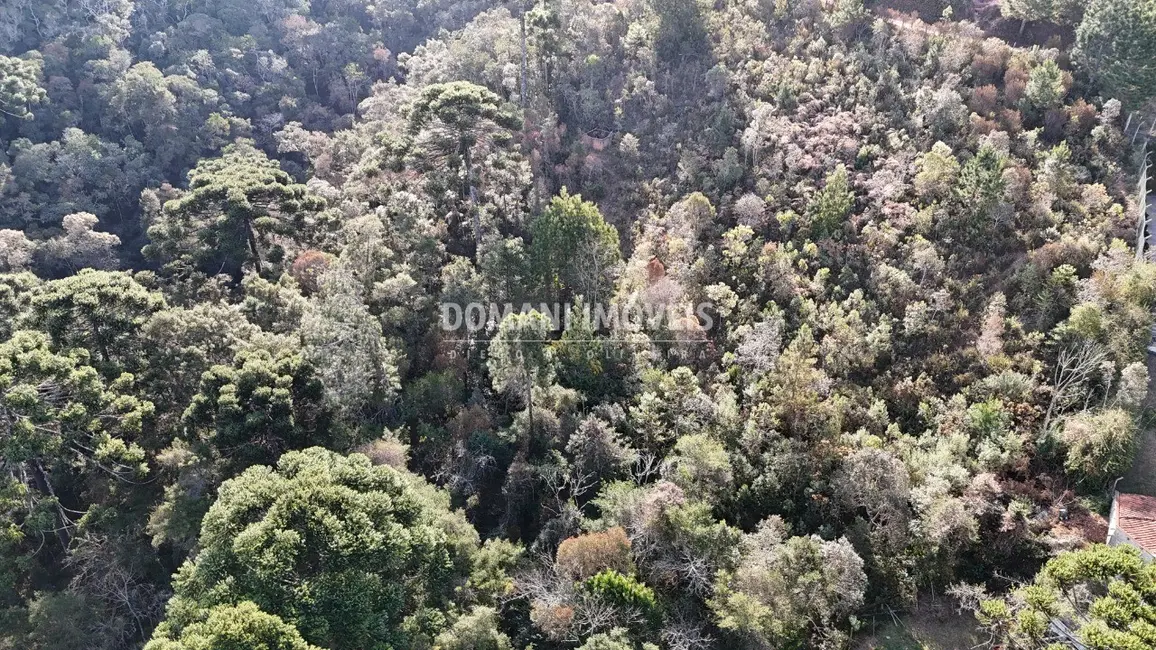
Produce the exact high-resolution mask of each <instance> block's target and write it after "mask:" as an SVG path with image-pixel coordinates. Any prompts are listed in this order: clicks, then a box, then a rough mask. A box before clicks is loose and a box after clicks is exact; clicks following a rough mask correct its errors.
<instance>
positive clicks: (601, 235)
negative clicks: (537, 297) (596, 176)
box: [529, 188, 622, 304]
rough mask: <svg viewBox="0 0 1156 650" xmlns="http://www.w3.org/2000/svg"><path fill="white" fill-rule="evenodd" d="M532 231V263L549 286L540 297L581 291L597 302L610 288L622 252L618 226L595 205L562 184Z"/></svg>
mask: <svg viewBox="0 0 1156 650" xmlns="http://www.w3.org/2000/svg"><path fill="white" fill-rule="evenodd" d="M530 233H531V235H532V239H531V240H530V251H529V253H530V264H531V268H533V270H534V273H535V274H536V275H537V276H538V283H539V286H540V287H541V288H542V289H543V290H544V291H545V292H547V294H546V295H543V296H542V298H544V299H545V298H552V299H554V300H561V301H568V300H570V299H572V298H573V297H575V296H578V295H581V296H584V297H585V298H586V299H587V300H588V301H590V302H592V303H593V304H598V301H599V300H604V299H605V298H606V297H607V296H608V295H609V294H610V291H611V289H612V284H613V281H614V275H613V274H614V271H615V267H616V266H617V265H618V264H619V263H620V262H621V259H622V257H621V253H620V252H619V249H618V231H617V230H615V229H614V227H613V226H611V225H610V224H608V223H606V220H605V219H603V218H602V213H600V212H599V211H598V208H597V206H595V205H594V204H593V203H590V202H589V201H583V200H582V196H581V195H579V194H576V195H571V194H570V193H569V192H567V191H566V188H562V193H561V194H559V195H558V196H556V197H554V198H553V200H551V201H550V205H549V207H547V208H546V210H545V211H543V212H542V214H541V215H539V216H538V217H537V218H536V219H534V221H533V223H531V224H530Z"/></svg>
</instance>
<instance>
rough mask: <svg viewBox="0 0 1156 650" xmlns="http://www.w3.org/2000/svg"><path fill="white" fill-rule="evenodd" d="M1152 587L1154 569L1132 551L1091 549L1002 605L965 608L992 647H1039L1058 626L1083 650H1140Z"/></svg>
mask: <svg viewBox="0 0 1156 650" xmlns="http://www.w3.org/2000/svg"><path fill="white" fill-rule="evenodd" d="M1154 580H1156V565H1153V564H1151V563H1145V562H1144V560H1142V559H1141V558H1140V552H1139V550H1137V549H1136V548H1134V547H1131V546H1125V545H1121V546H1105V545H1104V544H1092V545H1090V546H1086V547H1084V548H1082V549H1080V550H1077V551H1064V552H1062V553H1060V554H1059V555H1058V556H1056V557H1054V558H1052V559H1051V560H1049V561H1048V563H1047V564H1045V565H1044V568H1043V569H1041V570H1040V572H1039V573H1038V574H1036V577H1035V580H1033V581H1032V582H1031V583H1030V584H1027V585H1023V586H1021V587H1019V588H1018V589H1015V590H1013V591H1012V592H1011V593H1010V594H1009V595H1008V596H1006V597H1004V598H1002V599H986V598H972V599H967V600H965V601H964V602H965V603H966V604H968V605H969V606H971V607H972V608H973V610H974V611H975V616H976V619H977V620H978V621H979V623H980V625H981V626H982V627H983V628H984V629H985V630H986V631H987V632H989V633H990V634H991V637H992V642H993V643H1002V644H1006V647H1009V648H1016V649H1019V648H1043V647H1045V644H1046V643H1047V641H1048V637H1049V635H1050V634H1051V630H1052V629H1053V627H1052V625H1051V624H1052V622H1053V621H1056V620H1059V621H1062V622H1064V623H1065V624H1066V626H1067V627H1068V628H1069V629H1071V630H1073V631H1074V633H1075V635H1076V637H1077V638H1078V639H1079V640H1080V641H1081V642H1082V643H1083V644H1084V645H1085V646H1086V647H1088V648H1094V649H1095V650H1110V649H1117V648H1118V649H1123V650H1133V649H1135V650H1140V649H1141V648H1150V647H1152V644H1153V643H1156V626H1153V624H1152V622H1151V617H1152V611H1153V610H1154V609H1156V592H1154V591H1153V588H1152V584H1153V581H1154ZM979 594H981V595H982V591H979ZM1047 647H1052V646H1047Z"/></svg>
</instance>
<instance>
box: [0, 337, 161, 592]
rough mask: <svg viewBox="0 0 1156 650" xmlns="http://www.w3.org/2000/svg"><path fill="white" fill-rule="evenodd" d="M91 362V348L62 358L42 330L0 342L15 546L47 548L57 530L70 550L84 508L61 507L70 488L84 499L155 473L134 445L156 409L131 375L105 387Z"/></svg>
mask: <svg viewBox="0 0 1156 650" xmlns="http://www.w3.org/2000/svg"><path fill="white" fill-rule="evenodd" d="M88 362H89V358H88V353H87V352H86V351H85V350H82V349H73V350H67V351H64V352H60V351H57V350H56V349H54V347H53V346H52V345H51V342H50V340H49V338H48V336H47V335H45V334H44V333H42V332H36V331H19V332H16V333H15V334H14V335H13V336H12V338H10V339H9V340H8V341H6V342H4V343H0V458H3V459H4V465H5V467H7V468H8V469H9V471H8V472H6V474H5V477H4V480H3V481H0V492H2V493H3V494H4V496H5V499H4V505H5V506H6V507H5V509H4V512H3V513H2V514H3V516H2V517H0V530H6V531H7V535H6V537H5V541H4V543H5V544H6V545H8V546H10V547H15V548H21V547H22V545H23V544H24V541H25V540H27V543H28V548H31V549H37V548H43V547H44V536H45V534H53V533H54V534H55V535H56V536H57V537H58V538H59V540H60V542H61V544H62V545H63V546H64V547H65V548H67V547H68V545H69V539H70V536H71V531H72V530H73V528H74V526H75V518H76V517H75V516H76V515H77V514H80V515H83V514H84V511H83V510H81V509H79V506H77V505H76V504H75V503H73V504H72V506H71V509H70V510H65V509H64V508H63V507H62V505H61V503H60V500H59V499H60V496H61V495H63V494H64V493H65V488H66V486H67V487H68V488H69V493H75V492H77V491H78V492H80V493H84V492H85V491H86V490H85V486H86V484H87V486H88V487H89V488H92V489H98V488H99V486H101V485H102V483H108V482H110V481H113V480H114V479H115V480H131V479H134V478H139V477H141V476H143V475H144V474H146V473H147V472H148V466H147V465H146V463H145V452H144V450H143V449H142V448H141V447H140V446H139V445H138V444H137V443H136V440H137V439H139V437H140V435H141V433H142V430H143V428H144V427H145V425H146V423H147V422H148V421H149V420H150V418H151V417H152V415H153V405H152V404H151V403H150V402H147V401H144V400H140V399H138V398H136V397H134V396H133V394H132V382H133V378H132V376H131V375H128V374H125V375H121V376H120V377H118V378H117V379H116V380H115V381H112V382H105V381H104V380H103V379H102V378H101V376H100V373H98V372H97V371H96V369H95V368H93V367H92V366H91V365H89V363H88ZM90 498H91V497H83V498H82V499H83V500H82V503H83V504H84V505H87V503H89V501H88V499H90ZM32 544H35V546H32ZM22 550H25V551H26V550H28V549H27V548H24V549H22ZM36 552H37V551H36V550H32V551H31V553H30V554H31V555H35V553H36ZM11 557H12V558H13V559H15V558H17V557H19V552H17V554H16V555H13V556H11ZM18 564H19V562H18ZM4 580H5V581H8V582H13V579H12V578H4ZM23 586H27V585H23Z"/></svg>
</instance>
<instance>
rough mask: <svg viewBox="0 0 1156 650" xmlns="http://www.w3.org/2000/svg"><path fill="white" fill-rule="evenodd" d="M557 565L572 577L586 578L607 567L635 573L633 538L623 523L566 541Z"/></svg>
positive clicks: (564, 573)
mask: <svg viewBox="0 0 1156 650" xmlns="http://www.w3.org/2000/svg"><path fill="white" fill-rule="evenodd" d="M554 564H555V566H556V567H557V568H558V571H559V572H560V573H562V574H563V575H566V576H569V577H570V578H571V579H573V580H585V579H586V578H589V577H591V576H593V575H595V574H597V573H599V572H600V571H603V570H604V569H613V570H615V571H617V572H619V573H622V574H629V573H633V572H634V562H633V560H631V558H630V538H628V537H627V536H626V531H625V530H623V529H622V528H621V527H620V526H615V527H613V528H608V529H606V530H604V531H599V532H594V533H589V534H586V535H579V536H578V537H571V538H569V539H565V540H563V541H562V543H561V544H559V545H558V553H557V556H556V557H555V560H554Z"/></svg>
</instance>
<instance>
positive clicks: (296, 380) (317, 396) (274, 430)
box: [182, 349, 333, 469]
mask: <svg viewBox="0 0 1156 650" xmlns="http://www.w3.org/2000/svg"><path fill="white" fill-rule="evenodd" d="M182 422H183V424H184V426H185V428H186V432H185V434H184V435H185V437H186V438H187V439H188V440H190V441H191V442H194V443H199V444H203V445H206V446H207V447H208V448H209V449H210V450H212V451H211V452H207V453H206V455H209V456H210V457H212V456H216V455H218V454H219V455H220V456H221V457H224V458H228V459H230V460H231V461H232V463H234V464H235V466H236V467H237V468H238V469H240V468H244V467H247V466H248V465H250V464H256V463H271V462H273V461H275V460H276V459H277V457H278V456H280V455H281V454H282V453H283V452H285V451H287V450H290V449H303V448H305V447H308V446H310V445H315V444H319V443H329V444H332V438H331V437H330V435H331V433H332V424H333V418H332V413H331V411H330V410H329V409H328V408H327V407H326V405H325V404H324V400H323V388H322V386H321V382H320V381H319V380H318V378H317V375H316V373H315V372H314V369H313V367H312V366H311V365H310V364H309V363H307V362H306V361H305V360H304V359H303V358H302V357H301V355H300V354H299V353H295V352H293V351H290V350H282V351H279V352H278V353H276V354H272V353H270V352H268V351H265V350H254V349H243V350H241V351H240V352H238V353H237V356H236V357H235V358H234V360H233V363H232V365H218V366H213V367H212V368H210V369H209V370H208V372H206V373H204V375H202V376H201V386H200V389H199V390H198V392H197V394H196V395H195V396H193V399H192V402H191V403H190V404H189V406H188V408H187V409H185V412H184V415H183V416H182Z"/></svg>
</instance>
